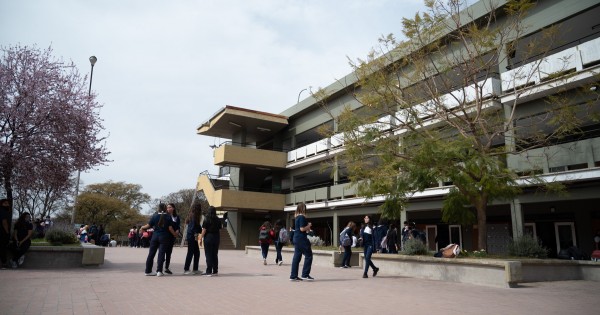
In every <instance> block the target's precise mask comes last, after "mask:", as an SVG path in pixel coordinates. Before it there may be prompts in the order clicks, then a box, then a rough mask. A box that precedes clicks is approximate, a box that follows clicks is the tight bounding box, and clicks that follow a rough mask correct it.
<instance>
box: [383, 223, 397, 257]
mask: <svg viewBox="0 0 600 315" xmlns="http://www.w3.org/2000/svg"><path fill="white" fill-rule="evenodd" d="M385 238H386V241H387V250H388V253H390V254H398V249H399V248H400V246H399V245H398V229H397V228H396V224H395V223H391V224H390V228H389V229H388V232H387V234H386V236H385Z"/></svg>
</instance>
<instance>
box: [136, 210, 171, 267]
mask: <svg viewBox="0 0 600 315" xmlns="http://www.w3.org/2000/svg"><path fill="white" fill-rule="evenodd" d="M172 222H173V221H172V220H170V217H169V214H168V213H167V207H166V206H165V204H164V203H161V204H159V205H158V212H156V213H155V214H154V215H152V218H150V221H149V222H148V223H147V224H146V225H144V226H142V227H141V228H140V230H141V231H142V232H146V230H148V229H150V228H153V229H154V232H152V238H151V239H150V249H149V250H148V258H146V270H145V274H146V276H154V275H156V276H157V277H161V276H163V263H164V261H165V252H166V251H167V246H169V243H170V242H171V237H172V236H175V235H176V234H175V230H174V229H173V226H172ZM156 251H158V260H157V261H156V265H157V266H156V273H152V265H153V264H154V256H156Z"/></svg>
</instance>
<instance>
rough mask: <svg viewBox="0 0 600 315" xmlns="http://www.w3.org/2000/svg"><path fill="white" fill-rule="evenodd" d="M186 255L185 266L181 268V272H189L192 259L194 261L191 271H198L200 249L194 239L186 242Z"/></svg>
mask: <svg viewBox="0 0 600 315" xmlns="http://www.w3.org/2000/svg"><path fill="white" fill-rule="evenodd" d="M187 243H188V244H187V245H188V247H187V255H186V256H185V265H184V266H183V270H185V271H188V270H190V264H191V263H192V258H193V259H194V265H193V269H192V270H193V271H198V265H199V264H200V247H198V242H196V240H195V239H188V240H187Z"/></svg>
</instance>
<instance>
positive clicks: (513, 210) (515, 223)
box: [510, 199, 524, 238]
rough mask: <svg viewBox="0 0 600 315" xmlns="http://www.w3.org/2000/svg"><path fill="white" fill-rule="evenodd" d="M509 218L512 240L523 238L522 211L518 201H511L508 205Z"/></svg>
mask: <svg viewBox="0 0 600 315" xmlns="http://www.w3.org/2000/svg"><path fill="white" fill-rule="evenodd" d="M510 218H511V221H512V233H513V238H517V237H522V236H523V221H524V217H523V211H522V210H521V202H520V201H519V199H513V200H512V201H511V203H510Z"/></svg>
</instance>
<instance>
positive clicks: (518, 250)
mask: <svg viewBox="0 0 600 315" xmlns="http://www.w3.org/2000/svg"><path fill="white" fill-rule="evenodd" d="M508 254H509V255H511V256H517V257H529V258H547V257H548V249H547V248H545V247H544V246H542V243H541V242H539V241H536V240H535V239H534V238H533V237H532V236H530V235H524V236H522V237H518V238H515V239H512V240H511V242H510V243H508Z"/></svg>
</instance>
